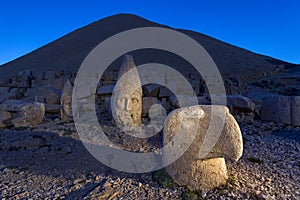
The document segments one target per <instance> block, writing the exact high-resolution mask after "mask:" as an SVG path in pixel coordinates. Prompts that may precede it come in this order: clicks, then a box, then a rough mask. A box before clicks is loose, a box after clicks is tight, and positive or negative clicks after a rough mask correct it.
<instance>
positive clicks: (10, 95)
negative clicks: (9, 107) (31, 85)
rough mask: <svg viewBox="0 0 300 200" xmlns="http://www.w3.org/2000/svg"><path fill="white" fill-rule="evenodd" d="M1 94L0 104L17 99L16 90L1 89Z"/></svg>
mask: <svg viewBox="0 0 300 200" xmlns="http://www.w3.org/2000/svg"><path fill="white" fill-rule="evenodd" d="M2 92H3V93H2V94H1V95H0V103H2V102H4V101H7V100H11V99H17V88H13V89H9V88H8V89H7V88H3V89H2Z"/></svg>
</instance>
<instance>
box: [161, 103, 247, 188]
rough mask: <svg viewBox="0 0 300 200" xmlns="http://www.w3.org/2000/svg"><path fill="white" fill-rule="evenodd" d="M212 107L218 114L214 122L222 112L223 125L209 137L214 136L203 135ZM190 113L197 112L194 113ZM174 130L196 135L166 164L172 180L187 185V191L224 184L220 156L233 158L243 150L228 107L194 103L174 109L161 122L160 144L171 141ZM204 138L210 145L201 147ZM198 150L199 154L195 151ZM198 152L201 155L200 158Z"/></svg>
mask: <svg viewBox="0 0 300 200" xmlns="http://www.w3.org/2000/svg"><path fill="white" fill-rule="evenodd" d="M212 108H213V109H216V111H217V113H220V115H218V117H217V118H216V119H214V122H216V124H219V121H220V117H221V116H222V115H223V116H225V124H224V127H223V129H220V134H213V135H212V136H210V137H216V138H207V137H209V136H208V135H207V130H208V128H209V125H210V123H211V109H212ZM194 113H200V114H197V115H195V114H194ZM201 113H202V114H201ZM180 122H183V123H180ZM178 132H181V133H183V134H184V137H191V135H192V134H196V135H195V138H194V140H193V142H192V144H191V145H190V146H189V148H188V150H187V151H185V152H184V154H183V155H182V156H181V157H180V158H179V159H178V160H176V161H175V162H173V163H172V164H171V165H169V166H168V167H166V171H167V172H168V173H169V174H170V176H171V177H172V178H173V179H174V181H175V182H176V183H177V184H179V185H181V186H187V187H188V188H189V189H190V190H202V191H204V192H207V191H209V190H211V189H213V188H215V187H218V186H221V185H222V184H224V183H225V182H226V180H227V170H226V165H225V160H224V158H229V159H232V160H235V161H237V160H238V159H239V158H240V157H241V156H242V153H243V141H242V134H241V131H240V128H239V125H238V124H237V122H236V120H235V119H234V117H233V116H232V115H231V114H230V113H229V110H228V108H227V107H225V106H209V105H207V106H205V105H201V106H200V105H197V106H190V107H185V108H180V109H177V110H174V111H173V112H172V113H170V115H169V116H168V118H167V120H166V122H165V127H164V145H166V144H168V143H169V142H171V140H172V138H173V137H174V136H175V135H176V134H177V133H178ZM204 138H206V139H204ZM204 140H205V141H209V142H208V144H210V145H211V146H208V147H209V148H204V149H201V146H202V145H203V142H204ZM214 141H215V142H216V143H214ZM174 145H176V144H174ZM206 145H207V143H206ZM200 150H201V151H202V154H199V153H200ZM205 151H207V152H205ZM203 153H204V154H203ZM200 155H205V156H204V157H200ZM169 156H173V155H168V154H165V152H164V161H168V159H169Z"/></svg>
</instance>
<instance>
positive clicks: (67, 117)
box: [60, 79, 73, 121]
mask: <svg viewBox="0 0 300 200" xmlns="http://www.w3.org/2000/svg"><path fill="white" fill-rule="evenodd" d="M72 92H73V84H72V83H71V81H70V80H69V79H68V80H67V82H66V83H65V86H64V89H63V92H62V95H61V98H60V106H61V110H60V114H61V119H62V120H64V121H71V120H72V119H73V115H72Z"/></svg>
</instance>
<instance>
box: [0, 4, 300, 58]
mask: <svg viewBox="0 0 300 200" xmlns="http://www.w3.org/2000/svg"><path fill="white" fill-rule="evenodd" d="M118 13H131V14H136V15H139V16H141V17H144V18H146V19H149V20H152V21H155V22H158V23H161V24H166V25H169V26H172V27H175V28H184V29H192V30H195V31H197V32H201V33H204V34H206V35H209V36H212V37H215V38H217V39H220V40H222V41H224V42H227V43H230V44H233V45H236V46H239V47H243V48H246V49H249V50H251V51H254V52H257V53H261V54H265V55H269V56H272V57H275V58H279V59H282V60H285V61H289V62H292V63H300V1H298V0H273V1H268V0H266V1H264V0H252V1H241V0H239V1H238V0H236V1H230V0H228V1H224V0H210V1H208V0H207V1H202V0H190V1H189V0H185V1H183V0H172V1H171V0H151V1H150V0H97V1H58V0H52V1H46V0H45V1H41V0H35V1H34V0H27V1H23V0H7V1H5V0H4V1H1V2H0V64H3V63H5V62H8V61H10V60H12V59H15V58H17V57H19V56H22V55H24V54H26V53H29V52H30V51H32V50H34V49H36V48H38V47H41V46H43V45H45V44H47V43H49V42H51V41H53V40H55V39H57V38H59V37H61V36H63V35H65V34H67V33H69V32H71V31H73V30H75V29H77V28H80V27H83V26H85V25H87V24H89V23H92V22H93V21H96V20H99V19H101V18H104V17H107V16H110V15H113V14H118Z"/></svg>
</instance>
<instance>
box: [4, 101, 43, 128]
mask: <svg viewBox="0 0 300 200" xmlns="http://www.w3.org/2000/svg"><path fill="white" fill-rule="evenodd" d="M0 114H1V115H3V116H5V117H4V118H5V120H3V119H2V126H3V124H11V125H13V126H15V127H27V126H31V125H37V124H40V123H41V122H42V121H43V119H44V115H45V105H44V104H43V103H38V102H34V103H27V102H24V101H20V100H8V101H5V102H3V103H2V104H0ZM3 121H4V123H3Z"/></svg>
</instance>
